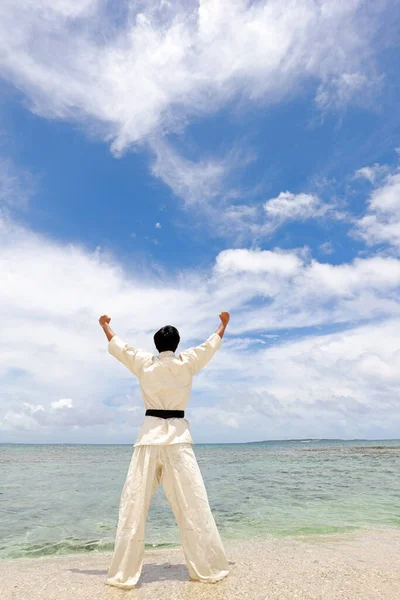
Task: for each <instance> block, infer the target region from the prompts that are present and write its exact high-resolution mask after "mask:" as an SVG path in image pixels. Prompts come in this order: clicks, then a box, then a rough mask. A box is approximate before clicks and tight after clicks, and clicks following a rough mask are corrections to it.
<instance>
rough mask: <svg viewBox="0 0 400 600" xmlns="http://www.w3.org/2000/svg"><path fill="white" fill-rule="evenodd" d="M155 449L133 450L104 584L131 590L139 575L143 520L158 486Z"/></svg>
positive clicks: (156, 450) (156, 447)
mask: <svg viewBox="0 0 400 600" xmlns="http://www.w3.org/2000/svg"><path fill="white" fill-rule="evenodd" d="M158 448H159V447H158V446H151V445H148V446H135V450H134V452H133V456H132V459H131V462H130V465H129V469H128V474H127V477H126V481H125V485H124V487H123V490H122V494H121V499H120V506H119V515H118V526H117V533H116V537H115V547H114V554H113V557H112V559H111V564H110V566H109V569H108V573H107V576H106V580H105V583H107V584H109V585H114V586H117V587H125V588H127V587H134V586H135V585H136V583H137V581H138V580H139V577H140V575H141V572H142V567H143V559H144V537H145V525H146V519H147V515H148V511H149V507H150V503H151V499H152V497H153V494H154V492H155V491H156V489H157V486H158V484H159V482H160V476H161V470H160V465H159V462H158V452H159V451H158Z"/></svg>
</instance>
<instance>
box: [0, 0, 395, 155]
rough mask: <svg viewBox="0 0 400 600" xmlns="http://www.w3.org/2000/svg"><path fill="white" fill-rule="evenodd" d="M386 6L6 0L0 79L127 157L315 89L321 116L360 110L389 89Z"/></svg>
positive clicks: (0, 19)
mask: <svg viewBox="0 0 400 600" xmlns="http://www.w3.org/2000/svg"><path fill="white" fill-rule="evenodd" d="M385 4H386V3H384V2H377V3H375V4H374V7H373V8H372V9H371V10H370V11H367V10H365V9H364V6H363V3H362V2H361V0H350V1H349V2H346V3H338V2H335V1H334V0H322V1H321V2H315V1H314V0H301V1H300V2H299V1H297V0H296V1H295V0H291V1H289V2H285V3H282V2H280V1H279V0H269V1H268V2H266V1H263V0H259V1H257V2H248V1H247V0H232V1H231V2H230V3H229V11H227V10H226V3H225V2H223V1H222V0H200V1H194V0H190V1H189V2H179V1H177V2H168V3H167V2H159V1H157V2H156V1H149V2H138V3H135V4H133V3H126V4H123V3H122V4H121V5H119V6H118V7H117V9H116V7H115V3H113V2H107V1H106V0H85V1H83V2H78V3H77V2H75V1H72V0H58V1H55V2H50V1H48V0H38V1H37V2H28V3H27V2H26V1H25V0H24V1H23V0H16V1H11V0H4V1H3V2H2V3H1V7H0V57H1V58H0V68H1V71H2V73H3V75H4V76H5V77H6V78H7V79H8V80H9V81H10V82H12V83H13V84H14V85H16V86H17V87H18V88H19V89H21V90H22V91H23V92H24V93H25V94H26V98H27V101H28V103H29V106H30V108H31V110H33V111H34V112H36V113H38V114H40V115H44V116H46V117H52V118H61V119H73V120H78V121H81V122H84V123H85V125H86V126H87V127H88V128H89V130H90V131H92V132H94V133H97V134H99V133H100V134H101V135H103V136H104V137H105V138H106V139H107V140H110V141H111V143H112V148H113V151H114V152H116V153H118V152H121V151H123V150H124V149H125V148H126V147H127V146H129V145H130V144H133V143H136V142H138V141H141V140H144V139H145V138H146V136H148V135H152V134H154V133H155V132H158V133H161V134H165V133H166V132H168V131H178V130H181V129H182V127H184V126H185V123H186V122H187V121H188V120H190V119H191V118H193V117H194V116H197V115H199V114H204V113H207V114H209V113H210V112H212V111H214V110H217V109H219V108H220V107H221V106H222V105H223V104H225V103H226V102H227V101H229V100H231V99H232V98H237V97H239V98H240V97H245V98H246V99H248V100H250V101H252V102H255V103H257V102H267V103H269V102H276V101H278V100H280V99H283V98H285V97H287V96H288V95H290V94H292V93H293V92H294V91H295V90H296V89H297V88H299V87H300V86H302V85H304V83H307V82H311V83H313V84H314V85H317V86H318V92H317V97H316V101H317V103H318V104H319V105H321V106H322V107H323V108H326V107H327V106H330V105H335V106H337V105H343V104H346V103H347V102H349V101H351V100H354V99H357V98H360V96H362V95H363V94H362V93H361V92H362V89H363V88H365V87H366V86H367V87H368V86H369V85H370V83H371V82H374V81H375V80H377V79H379V74H378V73H377V72H376V66H375V62H374V43H373V42H374V37H375V34H376V32H377V31H378V30H379V23H380V19H381V12H382V10H383V8H384V6H385ZM364 95H365V94H364Z"/></svg>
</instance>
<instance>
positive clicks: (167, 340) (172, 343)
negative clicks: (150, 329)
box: [153, 325, 181, 352]
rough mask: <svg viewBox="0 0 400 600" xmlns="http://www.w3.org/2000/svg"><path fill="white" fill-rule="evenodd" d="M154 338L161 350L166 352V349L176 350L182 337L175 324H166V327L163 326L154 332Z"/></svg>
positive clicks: (158, 348)
mask: <svg viewBox="0 0 400 600" xmlns="http://www.w3.org/2000/svg"><path fill="white" fill-rule="evenodd" d="M153 339H154V343H155V345H156V348H157V350H158V351H159V352H164V351H165V350H172V352H175V350H176V349H177V347H178V344H179V342H180V339H181V338H180V335H179V331H178V330H177V328H176V327H174V326H173V325H165V327H161V329H159V330H158V331H157V333H155V334H154V338H153Z"/></svg>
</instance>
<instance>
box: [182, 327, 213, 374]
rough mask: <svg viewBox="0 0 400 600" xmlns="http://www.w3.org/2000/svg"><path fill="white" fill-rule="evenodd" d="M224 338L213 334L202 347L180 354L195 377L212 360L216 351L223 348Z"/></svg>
mask: <svg viewBox="0 0 400 600" xmlns="http://www.w3.org/2000/svg"><path fill="white" fill-rule="evenodd" d="M221 345H222V338H221V337H220V335H219V334H218V333H213V334H212V335H210V337H209V338H207V339H206V341H205V342H203V343H202V344H200V346H194V347H193V348H188V349H187V350H184V351H183V352H181V353H180V355H181V358H182V359H183V360H184V361H185V362H187V363H188V364H189V367H190V370H191V372H192V374H193V375H194V374H195V373H197V372H198V371H200V369H202V368H203V367H205V366H206V364H207V363H208V362H209V361H210V360H211V359H212V357H213V356H214V354H215V353H216V351H217V350H218V349H219V348H221Z"/></svg>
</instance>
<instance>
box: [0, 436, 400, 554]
mask: <svg viewBox="0 0 400 600" xmlns="http://www.w3.org/2000/svg"><path fill="white" fill-rule="evenodd" d="M194 451H195V453H196V456H197V460H198V463H199V465H200V469H201V471H202V474H203V478H204V481H205V484H206V487H207V492H208V496H209V501H210V505H211V508H212V511H213V514H214V518H215V521H216V523H217V525H218V528H219V530H220V533H221V536H222V538H223V539H240V538H242V539H243V538H246V539H247V538H264V537H268V536H285V535H304V534H316V533H317V534H318V533H331V532H342V531H343V532H344V531H349V530H354V529H360V528H371V527H374V528H376V527H392V528H393V527H400V478H399V472H400V470H399V466H400V440H377V441H331V442H327V441H320V442H318V441H314V442H267V443H257V444H221V445H218V444H207V445H206V444H204V445H202V444H195V446H194ZM132 453H133V446H132V445H68V444H59V445H56V444H54V445H53V444H51V445H50V444H38V445H36V444H32V445H31V444H21V445H17V444H2V445H0V482H1V483H0V558H17V557H22V556H30V557H34V556H44V555H52V554H71V553H75V552H79V553H82V552H111V551H112V550H113V547H114V538H115V532H116V527H117V518H118V507H119V500H120V495H121V491H122V487H123V484H124V481H125V477H126V474H127V471H128V466H129V462H130V459H131V456H132ZM179 543H180V539H179V531H178V527H177V525H176V522H175V519H174V516H173V514H172V511H171V509H170V507H169V505H168V503H167V501H166V499H165V496H164V492H163V490H162V487H161V486H160V487H159V488H158V490H157V491H156V493H155V495H154V497H153V502H152V505H151V507H150V511H149V515H148V520H147V525H146V546H147V547H152V546H158V547H159V546H169V545H176V544H179Z"/></svg>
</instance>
